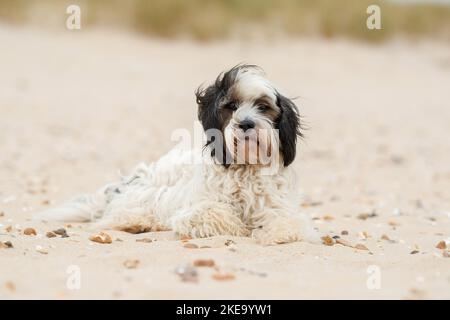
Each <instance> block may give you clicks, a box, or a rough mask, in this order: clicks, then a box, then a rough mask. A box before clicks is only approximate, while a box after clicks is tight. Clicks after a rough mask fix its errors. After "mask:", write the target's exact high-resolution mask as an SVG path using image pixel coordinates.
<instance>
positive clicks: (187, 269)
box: [175, 265, 198, 282]
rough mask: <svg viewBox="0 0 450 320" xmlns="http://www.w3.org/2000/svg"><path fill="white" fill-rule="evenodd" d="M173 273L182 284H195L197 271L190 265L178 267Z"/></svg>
mask: <svg viewBox="0 0 450 320" xmlns="http://www.w3.org/2000/svg"><path fill="white" fill-rule="evenodd" d="M175 273H176V274H178V275H179V276H180V278H181V281H183V282H197V281H198V273H197V269H196V268H195V267H193V266H191V265H183V266H179V267H177V268H176V269H175Z"/></svg>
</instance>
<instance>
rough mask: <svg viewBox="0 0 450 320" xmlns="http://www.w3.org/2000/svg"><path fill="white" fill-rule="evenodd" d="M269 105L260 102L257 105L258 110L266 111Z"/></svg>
mask: <svg viewBox="0 0 450 320" xmlns="http://www.w3.org/2000/svg"><path fill="white" fill-rule="evenodd" d="M269 109H270V107H269V106H268V105H267V104H264V103H261V104H259V105H258V110H259V111H261V112H266V111H267V110H269Z"/></svg>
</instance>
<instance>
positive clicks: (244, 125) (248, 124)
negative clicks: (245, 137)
mask: <svg viewBox="0 0 450 320" xmlns="http://www.w3.org/2000/svg"><path fill="white" fill-rule="evenodd" d="M254 127H255V122H254V121H252V120H250V119H245V120H243V121H241V122H240V123H239V128H241V129H242V130H244V132H245V131H247V130H248V129H253V128H254Z"/></svg>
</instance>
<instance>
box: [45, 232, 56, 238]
mask: <svg viewBox="0 0 450 320" xmlns="http://www.w3.org/2000/svg"><path fill="white" fill-rule="evenodd" d="M45 235H46V237H47V238H54V237H56V234H55V233H54V232H51V231H49V232H47V233H46V234H45Z"/></svg>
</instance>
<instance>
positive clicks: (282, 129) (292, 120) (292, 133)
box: [275, 93, 303, 167]
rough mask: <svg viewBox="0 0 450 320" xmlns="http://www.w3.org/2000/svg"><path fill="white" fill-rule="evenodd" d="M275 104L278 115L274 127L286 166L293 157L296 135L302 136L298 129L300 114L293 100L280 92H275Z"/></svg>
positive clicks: (295, 148) (295, 150)
mask: <svg viewBox="0 0 450 320" xmlns="http://www.w3.org/2000/svg"><path fill="white" fill-rule="evenodd" d="M277 105H278V107H279V108H280V116H279V117H278V119H277V121H276V127H275V128H276V129H278V134H279V138H280V152H281V154H282V156H283V163H284V166H285V167H287V166H288V165H290V164H291V163H292V161H294V159H295V154H296V152H297V137H302V136H303V135H302V133H301V131H300V129H301V126H300V116H299V113H298V108H297V106H296V105H295V104H294V102H292V100H290V99H288V98H286V97H285V96H283V95H281V94H280V93H277Z"/></svg>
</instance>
